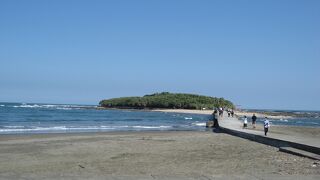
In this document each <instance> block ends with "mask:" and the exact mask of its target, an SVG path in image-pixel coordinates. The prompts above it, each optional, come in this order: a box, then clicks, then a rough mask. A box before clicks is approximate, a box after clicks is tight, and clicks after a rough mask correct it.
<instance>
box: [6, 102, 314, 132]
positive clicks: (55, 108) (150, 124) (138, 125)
mask: <svg viewBox="0 0 320 180" xmlns="http://www.w3.org/2000/svg"><path fill="white" fill-rule="evenodd" d="M297 113H299V112H298V111H297ZM310 113H314V116H311V117H310V116H309V117H306V118H303V117H299V118H292V119H272V120H271V123H272V124H274V125H289V126H311V127H320V118H319V115H320V112H316V111H315V112H310ZM317 113H318V114H317ZM211 118H212V117H211V116H210V115H199V114H184V113H165V112H151V111H142V110H100V109H97V108H96V106H90V105H72V104H43V103H4V102H3V103H1V102H0V134H38V133H75V132H116V131H208V130H209V129H207V128H206V127H205V124H206V121H208V120H209V119H211ZM257 122H258V123H262V122H263V119H258V120H257Z"/></svg>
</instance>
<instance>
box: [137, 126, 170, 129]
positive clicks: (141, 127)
mask: <svg viewBox="0 0 320 180" xmlns="http://www.w3.org/2000/svg"><path fill="white" fill-rule="evenodd" d="M132 128H137V129H166V128H171V126H132Z"/></svg>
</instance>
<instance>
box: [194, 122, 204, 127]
mask: <svg viewBox="0 0 320 180" xmlns="http://www.w3.org/2000/svg"><path fill="white" fill-rule="evenodd" d="M192 125H195V126H206V123H203V122H202V123H200V122H195V123H192Z"/></svg>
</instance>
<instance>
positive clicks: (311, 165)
mask: <svg viewBox="0 0 320 180" xmlns="http://www.w3.org/2000/svg"><path fill="white" fill-rule="evenodd" d="M0 161H1V163H0V179H22V178H29V179H52V178H55V179H62V178H67V179H72V178H74V179H87V178H89V179H106V178H107V179H117V178H119V177H125V178H122V179H164V177H171V178H172V179H178V178H180V179H186V178H193V179H200V178H202V179H214V178H217V177H220V178H222V179H225V178H227V179H228V178H234V179H238V178H239V177H242V178H243V179H260V178H265V179H268V177H269V178H270V177H271V178H273V177H288V178H289V179H291V178H293V179H299V177H303V178H304V179H305V178H309V179H318V178H319V177H320V162H319V161H315V160H311V159H308V158H302V157H298V156H295V155H291V154H286V153H282V152H279V151H278V149H277V148H274V147H271V146H267V145H263V144H259V143H256V142H252V141H249V140H245V139H241V138H238V137H234V136H230V135H227V134H223V133H213V132H211V131H206V132H190V131H189V132H185V131H182V132H117V133H78V134H38V135H1V136H0ZM204 177H205V178H204Z"/></svg>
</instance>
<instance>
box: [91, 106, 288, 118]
mask: <svg viewBox="0 0 320 180" xmlns="http://www.w3.org/2000/svg"><path fill="white" fill-rule="evenodd" d="M96 109H98V110H119V111H121V110H124V111H145V112H164V113H183V114H202V115H212V113H213V110H195V109H130V108H105V107H97V108H96ZM224 113H226V112H224ZM254 113H255V114H256V116H257V117H258V118H264V117H268V118H270V119H292V118H294V117H293V116H286V115H281V114H279V115H271V114H268V113H261V112H258V111H239V110H236V111H235V115H237V116H248V117H251V116H252V115H253V114H254Z"/></svg>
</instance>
